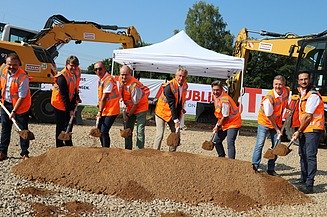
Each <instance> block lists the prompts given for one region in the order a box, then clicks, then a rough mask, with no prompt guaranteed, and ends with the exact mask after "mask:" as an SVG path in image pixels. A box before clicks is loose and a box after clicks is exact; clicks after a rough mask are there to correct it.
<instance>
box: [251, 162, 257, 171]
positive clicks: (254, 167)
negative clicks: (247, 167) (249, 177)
mask: <svg viewBox="0 0 327 217" xmlns="http://www.w3.org/2000/svg"><path fill="white" fill-rule="evenodd" d="M252 169H253V170H254V172H258V167H257V166H256V165H254V164H252Z"/></svg>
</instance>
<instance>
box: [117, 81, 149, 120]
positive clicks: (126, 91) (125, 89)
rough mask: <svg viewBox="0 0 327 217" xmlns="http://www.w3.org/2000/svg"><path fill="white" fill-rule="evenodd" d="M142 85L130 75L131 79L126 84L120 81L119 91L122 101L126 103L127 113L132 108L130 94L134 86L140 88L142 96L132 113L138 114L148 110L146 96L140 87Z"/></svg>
mask: <svg viewBox="0 0 327 217" xmlns="http://www.w3.org/2000/svg"><path fill="white" fill-rule="evenodd" d="M120 82H121V81H120ZM143 86H144V85H143V84H142V83H141V82H140V81H139V80H137V79H136V78H134V77H131V79H130V80H129V81H128V82H127V83H126V84H122V83H121V86H120V92H121V96H122V98H123V100H124V103H125V105H126V108H127V113H129V112H130V110H131V109H132V107H133V105H134V103H133V101H132V98H131V95H132V92H133V91H134V89H135V88H136V87H138V88H140V89H141V90H142V97H141V99H140V101H139V103H138V104H137V107H136V109H135V111H134V114H138V113H140V112H145V111H147V110H148V108H149V102H148V96H147V95H146V94H145V93H144V90H143V89H142V87H143Z"/></svg>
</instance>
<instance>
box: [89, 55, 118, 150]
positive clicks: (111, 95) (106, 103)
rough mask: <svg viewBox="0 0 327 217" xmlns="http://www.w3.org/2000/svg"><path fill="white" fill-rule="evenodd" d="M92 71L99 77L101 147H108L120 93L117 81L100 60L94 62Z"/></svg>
mask: <svg viewBox="0 0 327 217" xmlns="http://www.w3.org/2000/svg"><path fill="white" fill-rule="evenodd" d="M94 72H95V74H96V75H97V76H98V77H99V83H98V109H99V111H98V114H97V118H99V124H98V126H97V127H98V128H99V129H100V131H101V137H100V142H101V146H102V147H107V148H109V147H110V137H109V131H110V128H111V127H112V125H113V123H114V122H115V120H116V118H117V116H118V115H119V113H120V105H119V100H120V93H119V90H118V87H117V82H116V80H115V78H114V77H113V76H111V75H110V73H108V72H107V69H106V67H105V65H104V63H103V62H102V61H99V62H96V63H95V64H94Z"/></svg>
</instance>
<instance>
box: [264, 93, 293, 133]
mask: <svg viewBox="0 0 327 217" xmlns="http://www.w3.org/2000/svg"><path fill="white" fill-rule="evenodd" d="M289 92H290V91H289V88H288V87H286V88H285V89H284V90H283V93H282V95H281V97H278V98H275V93H274V89H272V90H270V91H269V92H268V94H267V95H266V96H265V97H264V98H263V99H262V101H261V106H260V109H259V114H258V123H259V124H260V125H263V126H265V127H268V128H270V129H272V128H274V127H273V126H272V124H271V122H270V120H269V119H268V117H267V116H266V115H265V112H264V108H263V101H264V100H266V99H268V100H269V102H270V103H271V104H272V106H273V114H272V117H273V118H274V120H275V122H276V124H277V126H278V127H281V126H282V114H283V111H284V109H285V108H286V107H287V103H288V98H289Z"/></svg>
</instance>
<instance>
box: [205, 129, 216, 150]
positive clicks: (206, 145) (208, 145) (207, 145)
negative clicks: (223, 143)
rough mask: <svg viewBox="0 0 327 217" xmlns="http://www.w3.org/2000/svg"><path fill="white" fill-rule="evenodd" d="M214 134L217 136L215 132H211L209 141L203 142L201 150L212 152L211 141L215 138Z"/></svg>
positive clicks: (212, 145) (212, 144)
mask: <svg viewBox="0 0 327 217" xmlns="http://www.w3.org/2000/svg"><path fill="white" fill-rule="evenodd" d="M216 134H217V132H216V131H215V132H213V134H212V136H211V139H210V141H207V140H206V141H204V142H203V143H202V148H203V149H204V150H207V151H212V150H213V147H214V143H213V139H214V138H215V136H216Z"/></svg>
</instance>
